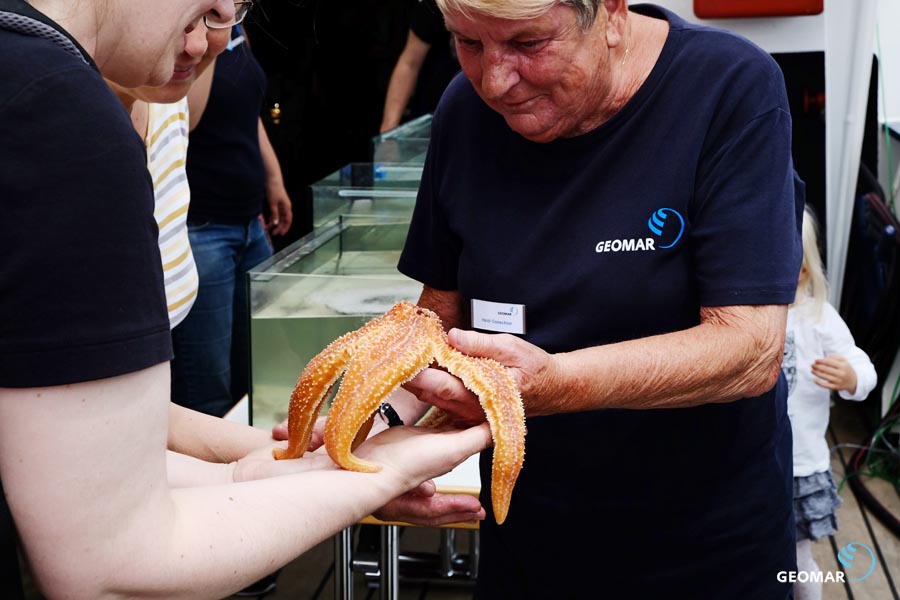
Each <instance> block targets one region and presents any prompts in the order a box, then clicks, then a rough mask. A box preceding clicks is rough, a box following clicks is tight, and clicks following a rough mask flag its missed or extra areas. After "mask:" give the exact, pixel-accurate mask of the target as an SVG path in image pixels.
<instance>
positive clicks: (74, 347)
mask: <svg viewBox="0 0 900 600" xmlns="http://www.w3.org/2000/svg"><path fill="white" fill-rule="evenodd" d="M23 15H24V17H23ZM26 17H27V18H26ZM0 55H2V56H3V60H0V139H2V143H0V165H2V168H0V215H2V217H0V239H2V240H3V242H4V244H5V245H6V251H5V252H4V253H3V257H2V258H0V387H11V388H24V387H40V386H54V385H62V384H67V383H76V382H82V381H89V380H95V379H101V378H106V377H112V376H115V375H121V374H124V373H129V372H132V371H136V370H139V369H144V368H147V367H150V366H153V365H156V364H158V363H160V362H163V361H166V360H169V358H170V357H171V338H170V333H169V320H168V314H167V312H166V302H165V294H164V291H163V284H162V269H161V266H160V265H161V261H160V255H159V247H158V245H157V227H156V221H155V220H154V219H153V188H152V183H151V181H150V176H149V174H148V173H147V167H146V164H147V161H146V154H145V150H144V144H143V141H142V140H141V139H140V137H139V136H138V135H137V133H136V132H135V131H134V127H133V126H132V124H131V119H130V118H129V116H128V114H127V113H126V111H125V110H124V108H123V106H122V105H121V103H120V102H119V101H118V99H117V98H116V97H115V96H114V95H113V93H112V92H111V91H110V90H109V88H108V87H107V86H106V84H105V83H104V81H103V79H102V77H101V76H100V74H99V72H97V70H96V67H95V66H94V63H93V61H92V60H91V59H90V57H89V56H87V55H86V54H83V51H82V50H81V48H80V46H79V45H78V44H77V42H75V41H74V40H73V39H71V37H70V36H68V34H66V33H65V32H64V31H63V30H62V29H60V28H59V27H58V26H57V25H55V24H53V23H52V22H50V21H49V20H48V19H47V18H46V17H44V16H43V15H41V14H40V13H38V12H37V11H35V10H34V9H33V8H32V7H30V6H29V5H27V4H25V3H24V2H21V1H19V0H0ZM0 501H2V498H0ZM2 504H3V506H2V507H0V536H2V537H3V539H2V540H0V544H2V550H0V551H2V557H0V561H3V563H2V565H0V569H2V570H3V572H2V582H3V583H2V589H3V593H4V594H6V595H5V596H4V597H12V596H11V595H10V594H16V593H19V590H17V589H16V588H18V587H19V583H18V578H17V577H16V575H15V571H16V570H17V568H18V565H17V563H16V558H15V549H14V543H13V541H12V535H13V528H12V526H11V523H10V522H9V520H8V519H9V513H8V512H7V509H6V506H5V501H2ZM7 586H12V588H8V587H7Z"/></svg>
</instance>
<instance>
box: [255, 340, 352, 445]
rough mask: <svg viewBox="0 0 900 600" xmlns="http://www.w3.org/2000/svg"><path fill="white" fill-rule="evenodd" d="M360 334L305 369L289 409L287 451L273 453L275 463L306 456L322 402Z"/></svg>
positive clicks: (335, 345)
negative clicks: (304, 454)
mask: <svg viewBox="0 0 900 600" xmlns="http://www.w3.org/2000/svg"><path fill="white" fill-rule="evenodd" d="M361 332H362V330H361V329H359V330H356V331H352V332H350V333H348V334H345V335H343V336H341V337H339V338H338V339H336V340H335V341H333V342H331V343H330V344H329V345H328V346H326V347H325V349H324V350H322V351H321V352H319V354H317V355H316V356H314V357H313V359H312V360H310V361H309V363H307V365H306V368H305V369H303V372H302V373H301V374H300V378H299V379H298V380H297V385H296V387H295V388H294V391H293V392H292V393H291V403H290V405H289V407H288V447H287V448H286V449H283V450H282V449H276V450H274V451H273V452H272V454H273V455H274V456H275V459H276V460H282V459H286V458H300V457H301V456H303V453H304V452H306V449H307V447H308V446H309V439H310V437H312V431H313V426H315V424H316V417H318V416H319V409H320V407H321V406H322V402H324V400H325V397H326V396H327V395H328V392H329V391H330V390H331V386H333V385H334V383H335V382H336V381H337V380H338V379H339V378H340V376H341V375H342V374H343V373H344V371H345V370H346V369H347V365H348V363H349V362H350V359H351V357H352V355H353V348H354V347H355V345H356V343H357V341H358V338H359V337H360V333H361Z"/></svg>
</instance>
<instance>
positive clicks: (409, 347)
mask: <svg viewBox="0 0 900 600" xmlns="http://www.w3.org/2000/svg"><path fill="white" fill-rule="evenodd" d="M423 334H424V332H423V330H422V329H421V328H418V327H415V326H408V325H407V324H406V323H404V322H394V320H393V319H390V320H386V321H385V322H384V324H383V326H382V327H380V328H379V331H378V333H377V334H376V335H371V336H368V337H366V338H365V340H361V341H360V344H359V347H358V348H357V350H356V356H355V357H354V359H353V361H352V362H351V363H350V366H349V368H348V369H347V373H346V374H345V375H344V380H343V381H342V382H341V388H340V390H339V391H338V394H337V396H336V397H335V399H334V402H333V403H332V405H331V409H330V410H329V411H328V418H327V419H326V421H325V449H326V450H327V451H328V455H329V456H330V457H331V459H332V460H333V461H334V462H335V463H337V464H338V465H340V466H341V467H343V468H345V469H348V470H350V471H361V472H365V473H373V472H375V471H378V470H380V469H381V465H378V464H376V463H373V462H370V461H366V460H362V459H359V458H357V457H356V456H354V455H353V453H352V447H351V446H352V444H353V440H354V439H355V438H356V435H357V432H358V431H359V429H360V428H361V427H362V426H363V424H364V423H365V422H366V420H367V419H369V417H371V416H372V414H374V413H375V411H376V410H378V407H379V406H381V403H382V402H383V401H384V400H385V398H387V397H388V395H390V393H391V392H393V391H394V390H396V389H397V388H398V387H400V385H401V384H403V383H406V382H407V381H409V380H410V379H412V378H413V377H415V376H416V374H417V373H418V372H419V371H421V370H423V369H425V368H426V367H427V366H428V365H429V364H431V362H432V360H433V356H434V350H433V344H432V343H431V342H430V341H429V340H428V338H427V336H425V335H423Z"/></svg>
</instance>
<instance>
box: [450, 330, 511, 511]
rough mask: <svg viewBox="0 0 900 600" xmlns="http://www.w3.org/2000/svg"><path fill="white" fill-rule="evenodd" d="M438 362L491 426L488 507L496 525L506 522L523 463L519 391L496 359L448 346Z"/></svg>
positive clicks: (505, 369) (507, 371) (507, 372)
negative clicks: (462, 386)
mask: <svg viewBox="0 0 900 600" xmlns="http://www.w3.org/2000/svg"><path fill="white" fill-rule="evenodd" d="M437 360H438V363H439V364H441V365H443V366H444V367H446V368H447V370H448V371H450V373H452V374H453V375H455V376H457V377H459V378H460V379H461V380H462V382H463V383H464V384H465V386H466V387H467V388H469V390H471V391H472V392H474V393H475V394H476V395H477V396H478V399H479V402H480V403H481V407H482V408H483V409H484V413H485V416H486V417H487V421H488V424H489V425H490V427H491V436H492V437H493V438H494V461H493V464H492V466H491V505H492V506H493V509H494V518H495V519H496V520H497V524H498V525H499V524H501V523H503V521H505V520H506V515H507V513H508V512H509V503H510V500H511V498H512V491H513V487H515V485H516V479H517V478H518V477H519V472H520V471H521V470H522V463H523V462H524V460H525V408H524V407H523V405H522V397H521V395H520V394H519V389H518V387H517V386H516V382H515V380H514V379H513V377H512V375H511V374H510V372H509V370H508V369H507V368H506V367H504V366H503V365H501V364H500V363H498V362H497V361H495V360H492V359H489V358H474V357H471V356H466V355H465V354H462V353H461V352H459V351H457V350H455V349H453V348H451V347H450V346H446V347H443V348H440V349H439V350H438V352H437Z"/></svg>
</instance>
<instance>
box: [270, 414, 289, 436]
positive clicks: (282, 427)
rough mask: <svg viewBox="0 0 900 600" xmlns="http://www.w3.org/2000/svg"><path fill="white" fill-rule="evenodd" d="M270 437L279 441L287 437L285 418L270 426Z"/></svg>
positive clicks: (286, 421)
mask: <svg viewBox="0 0 900 600" xmlns="http://www.w3.org/2000/svg"><path fill="white" fill-rule="evenodd" d="M272 438H273V439H275V440H279V441H281V440H286V439H288V420H287V419H285V420H284V421H282V422H281V423H279V424H278V425H276V426H275V427H273V428H272Z"/></svg>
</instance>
